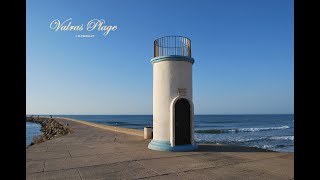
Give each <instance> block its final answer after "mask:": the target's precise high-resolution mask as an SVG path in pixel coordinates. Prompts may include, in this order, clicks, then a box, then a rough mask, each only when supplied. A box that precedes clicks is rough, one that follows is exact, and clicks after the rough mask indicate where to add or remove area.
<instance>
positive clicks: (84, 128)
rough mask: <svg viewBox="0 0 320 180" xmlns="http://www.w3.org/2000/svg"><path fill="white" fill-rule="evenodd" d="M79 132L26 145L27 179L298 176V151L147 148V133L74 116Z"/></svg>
mask: <svg viewBox="0 0 320 180" xmlns="http://www.w3.org/2000/svg"><path fill="white" fill-rule="evenodd" d="M57 120H58V121H60V122H61V123H64V124H66V123H68V124H69V126H70V127H71V128H72V129H73V130H74V131H75V132H74V133H72V134H68V135H65V136H62V137H59V138H56V139H53V140H49V141H46V142H43V143H40V144H35V145H33V146H30V147H29V148H27V153H26V160H27V162H26V172H27V174H26V179H82V180H83V179H293V177H294V170H293V166H294V160H293V157H294V154H293V153H280V152H271V151H267V150H263V149H258V148H252V147H243V146H229V145H214V144H201V143H200V144H198V146H199V149H198V150H196V151H193V152H161V151H152V150H149V149H148V148H147V146H148V143H149V142H150V140H144V139H143V132H142V131H139V130H132V129H126V128H119V127H112V126H105V125H101V124H95V123H90V122H85V121H80V120H74V119H66V118H64V119H62V118H61V119H60V118H59V119H57Z"/></svg>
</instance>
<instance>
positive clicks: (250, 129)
mask: <svg viewBox="0 0 320 180" xmlns="http://www.w3.org/2000/svg"><path fill="white" fill-rule="evenodd" d="M289 128H290V127H289V126H279V127H266V128H240V129H205V130H195V132H196V133H202V134H221V133H232V132H235V133H237V132H257V131H271V130H282V129H289Z"/></svg>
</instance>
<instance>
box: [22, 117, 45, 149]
mask: <svg viewBox="0 0 320 180" xmlns="http://www.w3.org/2000/svg"><path fill="white" fill-rule="evenodd" d="M41 134H42V133H41V125H40V124H37V123H31V122H26V146H28V145H30V144H31V143H32V140H33V138H34V137H35V136H39V135H41Z"/></svg>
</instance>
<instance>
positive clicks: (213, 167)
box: [138, 155, 290, 179]
mask: <svg viewBox="0 0 320 180" xmlns="http://www.w3.org/2000/svg"><path fill="white" fill-rule="evenodd" d="M285 156H290V155H282V156H276V157H270V158H263V159H256V160H251V161H245V162H235V163H231V164H227V165H221V166H211V167H205V168H198V169H190V170H186V171H179V172H174V173H166V174H160V175H155V176H149V177H142V178H138V179H146V178H151V177H158V176H166V175H170V174H177V173H186V172H192V171H198V170H204V169H215V168H221V167H229V166H234V165H238V164H245V163H248V162H255V161H260V160H266V159H273V158H279V157H285ZM220 159H221V158H220ZM217 160H218V159H217Z"/></svg>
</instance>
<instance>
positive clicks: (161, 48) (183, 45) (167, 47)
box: [154, 36, 191, 58]
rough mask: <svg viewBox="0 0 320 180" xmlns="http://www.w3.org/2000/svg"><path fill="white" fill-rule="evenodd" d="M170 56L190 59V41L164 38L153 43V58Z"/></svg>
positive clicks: (176, 37) (180, 37)
mask: <svg viewBox="0 0 320 180" xmlns="http://www.w3.org/2000/svg"><path fill="white" fill-rule="evenodd" d="M172 55H173V56H186V57H188V58H191V40H190V39H189V38H187V37H183V36H164V37H161V38H158V39H156V40H155V41H154V57H158V56H172Z"/></svg>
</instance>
